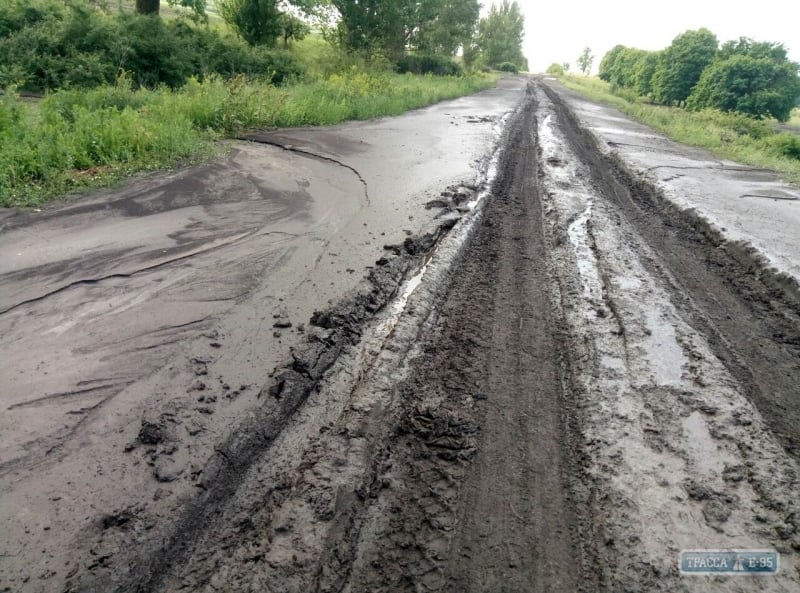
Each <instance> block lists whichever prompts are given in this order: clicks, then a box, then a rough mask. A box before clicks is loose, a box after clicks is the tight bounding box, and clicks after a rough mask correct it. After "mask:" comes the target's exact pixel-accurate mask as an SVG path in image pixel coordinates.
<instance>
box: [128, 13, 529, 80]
mask: <svg viewBox="0 0 800 593" xmlns="http://www.w3.org/2000/svg"><path fill="white" fill-rule="evenodd" d="M168 1H169V3H170V4H171V5H173V6H174V5H178V6H183V7H184V8H188V9H190V10H191V11H192V12H193V13H194V15H195V16H196V17H197V18H199V19H203V18H205V10H206V0H168ZM216 5H217V7H218V10H219V13H220V16H222V18H223V19H224V20H225V21H226V22H227V23H228V24H229V25H230V26H231V27H232V28H233V29H234V30H235V31H236V32H237V33H238V34H239V35H240V36H241V37H242V38H243V39H244V40H245V41H247V42H248V43H250V44H251V45H268V46H269V45H274V43H275V40H276V39H278V38H281V37H282V38H283V39H284V42H286V41H288V39H290V38H293V37H294V38H298V34H299V35H300V36H301V35H303V34H305V33H307V32H308V24H307V23H308V21H309V18H308V17H311V18H312V19H313V18H314V17H316V20H317V22H319V23H323V26H322V28H323V30H324V32H325V33H326V37H327V38H328V39H329V40H330V41H333V42H335V43H336V44H338V45H339V46H340V47H342V48H344V49H347V50H350V51H357V52H361V53H363V54H364V55H365V56H366V57H370V56H373V55H374V54H375V53H380V54H382V55H384V56H386V57H388V58H389V59H392V60H394V61H398V60H399V59H401V58H402V57H403V56H405V55H406V54H408V53H418V54H423V55H427V56H443V57H453V56H455V55H456V54H457V53H458V52H459V51H461V53H462V55H463V59H464V62H465V65H467V66H472V65H473V64H474V63H476V62H479V63H481V64H483V65H487V66H490V67H498V66H500V65H501V64H513V65H514V66H515V68H517V69H527V66H528V64H527V60H526V59H525V56H524V55H523V54H522V37H523V30H524V23H525V20H524V17H523V15H522V12H521V10H520V7H519V4H517V2H516V0H512V1H509V0H501V2H500V3H499V4H493V5H492V6H491V8H490V11H489V14H488V15H487V16H486V17H484V18H480V9H481V5H480V3H479V2H478V0H291V2H287V1H285V0H217V1H216ZM136 9H137V11H138V12H139V13H141V14H157V13H158V11H159V0H136ZM331 23H333V25H331Z"/></svg>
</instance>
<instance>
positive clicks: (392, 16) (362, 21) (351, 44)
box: [331, 0, 414, 58]
mask: <svg viewBox="0 0 800 593" xmlns="http://www.w3.org/2000/svg"><path fill="white" fill-rule="evenodd" d="M331 4H332V5H333V6H334V8H336V10H338V11H339V16H340V18H339V23H338V26H337V27H338V39H339V43H340V44H341V45H342V46H343V47H346V48H348V49H352V50H356V51H361V52H363V53H364V54H365V55H366V56H367V57H369V55H370V53H371V52H372V51H373V50H376V49H377V50H382V51H384V52H386V53H387V54H389V55H391V56H392V57H395V58H399V57H400V56H402V55H403V53H404V52H405V48H406V43H407V41H408V38H409V35H410V31H411V27H410V23H412V22H413V20H414V18H413V17H414V7H413V6H412V4H411V2H410V0H331Z"/></svg>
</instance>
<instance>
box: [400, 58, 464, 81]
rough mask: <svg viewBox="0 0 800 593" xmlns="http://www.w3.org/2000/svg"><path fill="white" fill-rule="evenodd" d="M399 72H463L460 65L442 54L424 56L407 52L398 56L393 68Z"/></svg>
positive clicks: (456, 74)
mask: <svg viewBox="0 0 800 593" xmlns="http://www.w3.org/2000/svg"><path fill="white" fill-rule="evenodd" d="M395 69H396V70H397V72H399V73H400V74H405V73H406V72H410V73H411V74H435V75H437V76H458V75H460V74H462V73H463V70H462V68H461V66H459V65H458V64H456V63H455V62H454V61H453V60H451V59H450V58H446V57H444V56H425V55H418V54H409V55H407V56H403V57H402V58H400V61H398V62H397V67H396V68H395Z"/></svg>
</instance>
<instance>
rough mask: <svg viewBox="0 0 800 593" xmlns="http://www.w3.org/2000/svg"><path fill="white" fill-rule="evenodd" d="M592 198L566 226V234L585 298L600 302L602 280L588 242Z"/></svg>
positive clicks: (601, 297) (601, 298) (601, 299)
mask: <svg viewBox="0 0 800 593" xmlns="http://www.w3.org/2000/svg"><path fill="white" fill-rule="evenodd" d="M592 206H593V202H592V200H589V203H588V204H587V206H586V209H585V210H584V211H583V213H581V215H580V216H579V217H578V218H576V219H575V220H574V221H573V222H572V224H570V225H569V227H568V228H567V236H568V237H569V241H570V243H572V246H573V248H574V249H575V258H576V260H577V263H578V275H579V276H580V278H581V284H582V285H583V296H584V298H585V299H587V300H589V301H591V302H596V303H600V302H602V301H603V291H602V282H601V281H600V271H599V269H598V266H597V258H596V257H595V254H594V251H593V250H592V247H591V245H590V244H589V220H590V219H591V217H592Z"/></svg>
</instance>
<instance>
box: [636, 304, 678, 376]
mask: <svg viewBox="0 0 800 593" xmlns="http://www.w3.org/2000/svg"><path fill="white" fill-rule="evenodd" d="M644 315H645V324H646V326H647V329H648V330H649V331H650V333H649V334H648V335H646V336H645V338H644V340H643V342H644V343H643V347H644V349H645V358H646V359H647V367H648V368H649V370H650V371H651V372H652V374H653V379H654V380H655V382H656V384H658V385H677V384H679V383H680V382H681V377H682V376H683V364H684V362H685V359H684V355H683V349H682V348H681V346H680V344H679V343H678V340H677V338H676V337H675V328H674V327H673V325H672V324H671V323H670V322H669V321H668V320H665V319H664V318H663V314H662V313H660V312H659V311H656V310H652V309H649V310H645V311H644Z"/></svg>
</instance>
